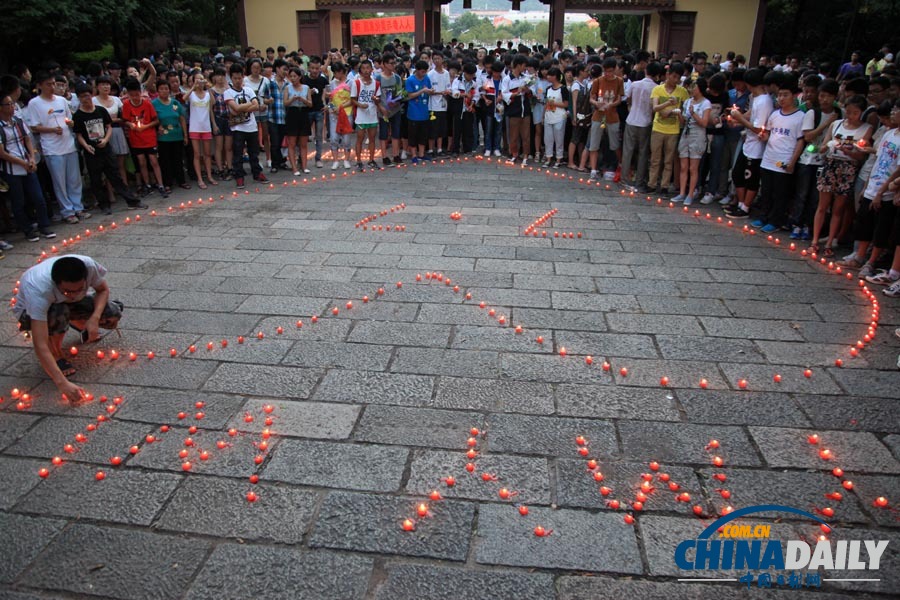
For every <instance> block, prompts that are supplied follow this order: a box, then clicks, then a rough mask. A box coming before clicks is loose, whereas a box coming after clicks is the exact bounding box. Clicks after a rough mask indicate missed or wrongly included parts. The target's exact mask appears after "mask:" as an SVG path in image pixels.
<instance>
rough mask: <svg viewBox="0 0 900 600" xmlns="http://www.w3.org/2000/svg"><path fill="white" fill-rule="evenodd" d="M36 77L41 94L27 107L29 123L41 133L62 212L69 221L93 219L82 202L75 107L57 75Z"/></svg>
mask: <svg viewBox="0 0 900 600" xmlns="http://www.w3.org/2000/svg"><path fill="white" fill-rule="evenodd" d="M34 79H35V83H37V86H38V89H39V90H40V91H41V95H40V96H38V97H37V98H32V99H31V102H29V103H28V106H27V107H26V108H25V117H26V122H27V123H28V126H29V127H31V130H32V131H33V132H35V133H38V134H40V142H41V153H42V154H43V156H44V161H45V162H46V163H47V168H48V169H49V170H50V178H51V179H52V180H53V192H54V193H55V194H56V199H57V201H58V202H59V207H60V214H61V216H62V217H63V218H64V219H65V220H66V222H68V223H70V224H75V223H78V222H79V221H80V220H81V219H88V218H90V216H91V214H90V213H89V212H85V210H84V205H83V204H82V203H81V194H82V180H81V167H80V166H79V164H78V151H77V150H76V149H75V136H74V134H73V133H72V129H73V128H74V127H75V121H74V120H73V119H72V110H71V108H70V107H69V103H68V102H67V101H66V99H65V98H63V97H62V96H57V95H55V93H54V92H55V89H56V87H55V86H56V84H55V82H54V80H53V76H51V75H50V74H49V73H45V72H44V73H38V74H37V75H35V78H34Z"/></svg>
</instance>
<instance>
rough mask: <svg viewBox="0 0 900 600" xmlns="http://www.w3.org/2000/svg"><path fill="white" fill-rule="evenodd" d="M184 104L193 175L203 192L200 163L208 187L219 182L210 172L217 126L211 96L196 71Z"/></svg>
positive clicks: (202, 78)
mask: <svg viewBox="0 0 900 600" xmlns="http://www.w3.org/2000/svg"><path fill="white" fill-rule="evenodd" d="M185 102H187V104H188V107H189V110H188V137H189V138H190V140H191V149H192V150H193V155H194V157H193V158H194V160H193V162H194V174H195V175H196V176H197V186H198V187H199V188H200V189H201V190H205V189H206V188H207V185H206V183H204V182H203V169H202V168H201V162H202V166H205V167H206V180H207V181H208V182H209V185H218V184H219V182H218V181H216V179H215V178H214V177H213V170H212V154H213V153H212V138H213V132H215V131H217V130H218V126H217V125H216V119H215V115H214V114H213V110H212V94H210V93H209V90H207V89H206V78H205V77H204V76H203V73H201V72H199V71H198V72H195V73H194V74H193V83H192V85H191V89H190V90H188V93H187V95H186V96H185Z"/></svg>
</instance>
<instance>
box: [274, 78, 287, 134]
mask: <svg viewBox="0 0 900 600" xmlns="http://www.w3.org/2000/svg"><path fill="white" fill-rule="evenodd" d="M288 85H290V84H289V82H288V80H287V79H285V80H284V84H282V85H278V81H277V80H275V79H273V80H272V81H271V82H270V83H269V94H270V95H271V96H272V99H273V100H274V102H272V104H270V105H269V118H270V119H271V120H272V122H273V123H276V124H278V125H284V96H283V95H282V92H283V91H284V88H286V87H287V86H288Z"/></svg>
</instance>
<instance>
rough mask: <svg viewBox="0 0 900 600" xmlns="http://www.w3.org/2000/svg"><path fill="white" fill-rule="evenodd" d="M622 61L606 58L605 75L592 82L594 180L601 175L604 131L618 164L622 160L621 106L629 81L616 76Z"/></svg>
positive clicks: (592, 175)
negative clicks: (599, 170) (600, 161)
mask: <svg viewBox="0 0 900 600" xmlns="http://www.w3.org/2000/svg"><path fill="white" fill-rule="evenodd" d="M617 65H618V63H617V62H616V59H614V58H607V59H605V60H604V61H603V76H602V77H599V78H597V79H595V80H594V83H592V84H591V105H592V106H593V107H594V116H593V117H592V119H591V136H590V139H589V140H588V145H587V149H588V153H589V156H590V163H591V176H590V179H589V181H590V180H593V179H596V178H597V163H598V160H599V157H600V145H601V143H602V142H603V135H604V133H605V134H606V136H607V140H608V142H609V149H610V150H611V151H612V152H615V153H616V160H617V163H621V161H622V149H621V147H620V146H621V139H622V138H621V136H619V113H618V108H617V107H618V106H619V104H621V102H622V98H624V97H625V82H624V81H623V80H622V78H621V77H619V76H618V75H616V67H617Z"/></svg>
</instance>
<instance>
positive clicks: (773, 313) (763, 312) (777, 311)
mask: <svg viewBox="0 0 900 600" xmlns="http://www.w3.org/2000/svg"><path fill="white" fill-rule="evenodd" d="M725 304H726V306H728V308H729V309H730V310H731V312H732V313H734V316H736V317H741V318H744V319H773V320H778V321H788V320H790V321H819V320H821V317H820V316H819V315H818V314H816V312H815V311H814V310H813V309H812V306H811V305H809V304H797V303H794V302H760V301H758V300H725Z"/></svg>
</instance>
